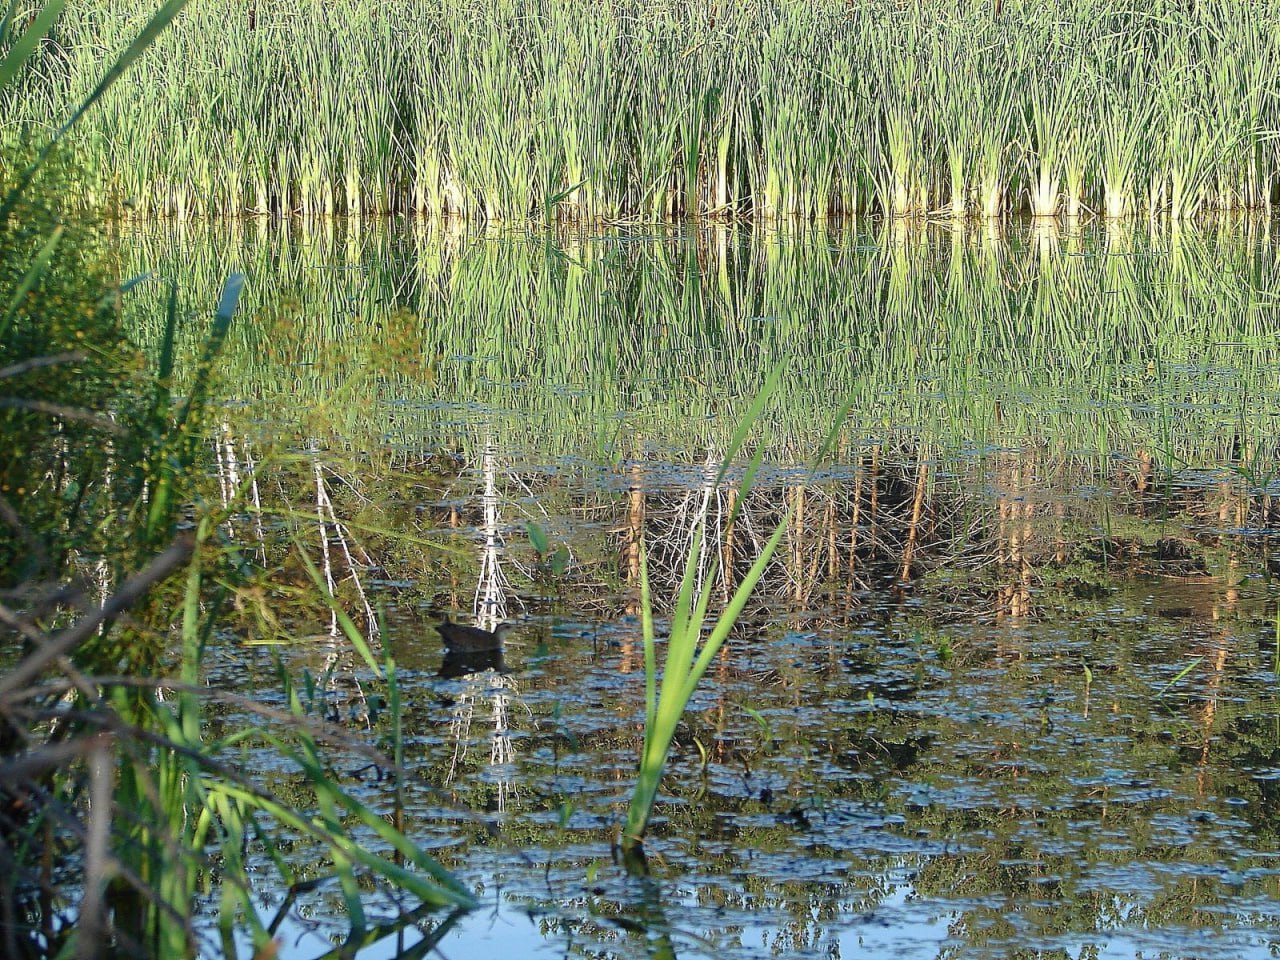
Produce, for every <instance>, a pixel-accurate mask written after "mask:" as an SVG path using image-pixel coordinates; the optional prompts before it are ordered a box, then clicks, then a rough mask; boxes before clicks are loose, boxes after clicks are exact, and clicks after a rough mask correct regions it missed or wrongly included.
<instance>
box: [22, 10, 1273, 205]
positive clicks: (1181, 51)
mask: <svg viewBox="0 0 1280 960" xmlns="http://www.w3.org/2000/svg"><path fill="white" fill-rule="evenodd" d="M148 15H149V13H148V10H147V9H146V8H145V7H141V6H139V5H138V4H136V3H132V2H127V0H92V2H82V3H76V4H69V5H68V7H67V11H66V13H65V14H64V16H63V17H62V18H61V19H60V20H59V21H58V25H57V27H56V29H55V31H54V33H53V34H52V35H51V39H50V41H49V42H48V43H46V44H44V45H43V46H42V48H41V51H40V53H39V56H38V58H37V60H36V63H35V65H34V67H33V68H32V69H31V70H30V71H28V72H27V73H26V74H25V75H24V77H23V78H21V82H19V83H15V84H13V85H11V86H10V87H9V88H8V90H6V91H5V94H4V105H3V109H4V112H5V116H7V117H9V118H11V119H10V127H9V131H10V132H12V130H13V129H15V128H17V127H18V126H20V125H21V124H27V125H30V126H33V127H35V128H40V127H53V126H56V125H57V124H58V123H60V122H61V121H62V119H63V118H64V117H65V116H66V115H67V113H68V112H69V111H70V109H71V108H72V107H73V106H74V105H75V104H78V103H79V102H80V101H81V98H83V97H84V96H85V95H86V93H87V92H88V91H89V90H91V89H92V88H93V85H94V84H96V83H97V81H98V75H99V71H100V69H101V66H100V65H101V64H102V63H103V62H104V60H105V59H107V58H109V57H110V56H111V54H112V52H113V51H114V50H116V49H118V48H119V47H121V46H122V45H123V44H125V43H126V42H128V39H129V38H130V37H132V36H133V35H134V34H135V33H136V32H137V31H138V29H139V28H140V26H141V24H142V23H143V22H144V21H145V20H146V18H147V17H148ZM1278 71H1280V12H1278V11H1277V9H1276V6H1275V4H1273V3H1270V2H1267V0H1198V2H1194V3H1192V2H1187V0H1152V2H1145V3H1139V2H1132V0H1052V2H1046V0H995V2H990V3H987V2H972V0H927V2H899V0H858V2H853V3H850V2H846V0H817V2H796V0H768V2H762V3H686V2H683V0H608V2H593V3H590V4H586V5H583V4H581V3H575V2H572V0H542V2H526V0H476V2H470V3H452V2H438V0H433V2H418V0H393V2H388V0H337V2H328V0H326V2H317V0H255V2H253V3H249V4H245V3H241V2H238V0H192V2H191V3H189V4H188V5H187V6H186V9H184V10H183V11H182V12H181V14H180V15H179V16H178V17H177V19H176V20H175V21H174V23H173V25H172V27H171V28H170V29H169V30H167V31H166V32H165V33H164V34H162V35H161V36H160V37H159V39H158V40H157V42H156V44H155V46H154V48H153V49H152V50H151V51H149V53H148V54H147V56H146V57H144V58H143V59H142V60H141V61H140V62H139V63H138V64H137V65H136V66H135V68H134V69H133V70H131V71H130V72H129V73H127V74H126V75H125V76H124V77H123V78H122V79H121V81H120V82H118V83H116V84H115V85H114V86H113V87H112V89H111V90H110V91H109V92H108V95H107V97H106V98H105V99H104V101H103V103H102V105H101V109H98V110H97V111H94V112H92V113H90V114H89V115H88V116H87V117H86V118H85V122H84V123H82V124H81V125H80V127H79V128H78V130H79V133H78V140H79V144H80V147H81V149H82V151H83V153H84V155H85V157H86V163H87V166H88V168H89V169H92V170H94V171H96V172H97V173H98V174H99V176H98V177H97V182H96V183H95V185H94V189H95V195H96V196H98V197H107V196H115V197H117V198H118V199H119V200H120V201H122V202H123V203H125V204H127V205H128V207H129V208H130V209H131V210H132V211H133V212H134V213H136V214H138V215H142V216H157V215H160V216H177V217H189V216H203V215H212V216H228V215H229V216H239V215H241V214H244V213H246V212H251V211H256V212H260V213H265V212H268V211H276V212H301V213H308V214H334V213H346V214H352V215H358V214H361V213H380V212H389V211H396V212H401V213H409V212H412V213H422V214H429V215H441V214H446V213H447V214H452V215H455V216H461V217H465V218H469V219H483V220H486V221H489V222H493V221H497V220H503V221H513V220H514V221H524V220H526V219H527V218H530V217H534V218H538V219H543V220H574V221H588V222H594V221H599V220H619V219H632V218H639V219H643V220H649V221H655V220H666V219H670V218H673V217H674V218H679V219H683V218H691V217H697V216H720V217H743V216H747V217H754V218H757V219H775V218H795V217H800V218H806V219H807V218H815V217H818V218H820V217H824V216H827V215H841V214H844V215H848V214H865V213H872V212H877V213H881V214H888V215H893V216H903V215H909V216H920V215H925V214H933V215H938V214H942V215H948V216H955V217H968V216H981V217H986V218H998V217H1000V216H1002V215H1004V214H1006V213H1013V212H1021V211H1027V212H1030V213H1033V214H1036V215H1038V216H1055V215H1063V216H1079V215H1083V214H1086V213H1091V212H1093V213H1102V214H1105V215H1106V216H1109V217H1125V216H1133V215H1142V216H1155V215H1161V216H1166V215H1167V216H1169V217H1171V218H1173V219H1175V220H1182V219H1187V218H1191V217H1194V216H1196V215H1197V214H1200V213H1204V212H1210V211H1222V210H1244V209H1260V208H1267V209H1269V208H1270V206H1271V204H1272V203H1273V202H1274V200H1275V199H1276V196H1275V191H1276V186H1277V173H1280V143H1278V142H1277V140H1276V138H1275V131H1276V130H1278V129H1280V93H1278V89H1277V86H1276V84H1275V82H1274V77H1275V75H1276V73H1277V72H1278Z"/></svg>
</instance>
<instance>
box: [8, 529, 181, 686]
mask: <svg viewBox="0 0 1280 960" xmlns="http://www.w3.org/2000/svg"><path fill="white" fill-rule="evenodd" d="M194 550H195V538H194V537H192V536H190V535H189V534H185V535H183V536H180V537H178V539H176V540H174V542H173V543H172V544H170V545H169V547H167V548H166V549H165V550H164V552H163V553H161V554H160V555H159V556H157V557H156V558H155V559H154V560H152V561H151V563H150V565H149V566H147V568H146V569H145V570H142V571H140V572H139V573H135V574H134V575H133V576H132V577H130V578H129V579H128V580H126V581H125V582H124V584H123V585H122V586H121V587H120V589H119V590H117V591H116V592H115V593H114V594H113V595H112V596H110V597H108V598H107V602H106V603H104V604H103V605H102V607H101V608H99V609H98V610H95V611H93V613H91V614H89V615H88V616H86V617H85V618H84V619H82V620H81V621H80V622H79V623H76V624H75V625H74V626H70V627H67V629H65V630H63V631H62V632H61V633H58V634H57V635H55V636H54V637H52V638H51V639H49V640H48V641H46V642H45V643H44V644H43V645H42V646H41V647H40V649H39V650H36V651H35V652H34V653H32V654H31V655H29V656H28V657H27V658H26V659H24V660H23V661H22V662H21V663H19V664H18V665H17V666H16V667H14V668H13V670H11V671H10V672H9V674H8V675H7V676H5V677H3V678H0V697H4V696H6V695H8V694H10V693H12V692H13V691H14V690H17V689H19V688H20V687H21V686H22V685H23V684H25V683H27V682H28V681H29V680H31V679H33V678H34V677H36V676H38V675H39V673H40V671H42V670H43V669H44V668H45V667H47V666H48V665H49V664H51V663H53V662H54V661H55V660H57V659H58V657H60V656H62V655H63V654H65V653H69V652H71V650H73V649H74V648H75V647H77V646H78V645H79V644H81V643H83V642H84V641H85V640H87V639H88V638H89V637H91V636H92V635H93V633H94V631H95V630H97V629H98V627H100V626H101V625H102V624H104V623H106V622H107V621H108V620H110V619H112V618H113V617H115V616H117V615H118V614H120V613H123V612H124V611H125V610H127V609H128V608H129V607H131V606H133V605H134V604H135V603H137V602H138V601H139V600H141V599H142V598H143V597H144V596H145V595H146V593H147V591H148V590H150V589H151V588H152V587H153V586H154V585H155V584H157V583H159V582H160V581H161V580H164V579H165V578H166V577H168V576H169V575H170V574H171V573H173V572H174V571H175V570H177V569H178V568H179V567H181V566H182V565H183V564H184V563H186V562H187V559H188V558H189V557H190V556H191V554H192V552H193V551H194Z"/></svg>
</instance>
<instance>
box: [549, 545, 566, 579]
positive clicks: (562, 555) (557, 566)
mask: <svg viewBox="0 0 1280 960" xmlns="http://www.w3.org/2000/svg"><path fill="white" fill-rule="evenodd" d="M568 569H569V548H568V547H566V546H565V545H564V544H563V543H562V544H560V546H558V547H556V552H555V553H553V554H552V555H551V573H552V574H553V575H555V576H557V577H563V576H564V572H565V571H566V570H568Z"/></svg>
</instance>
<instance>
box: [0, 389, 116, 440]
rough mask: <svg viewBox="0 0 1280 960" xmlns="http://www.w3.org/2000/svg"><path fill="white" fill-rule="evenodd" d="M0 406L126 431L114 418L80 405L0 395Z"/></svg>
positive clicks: (101, 427)
mask: <svg viewBox="0 0 1280 960" xmlns="http://www.w3.org/2000/svg"><path fill="white" fill-rule="evenodd" d="M0 407H8V408H9V409H11V410H32V411H34V412H35V413H47V414H49V415H50V416H51V417H61V418H62V419H63V420H80V421H82V422H84V423H89V424H92V425H93V426H95V427H98V428H100V429H102V430H106V431H107V432H108V433H115V434H120V435H123V434H124V432H125V431H124V427H122V426H120V424H118V423H116V422H115V421H114V420H111V419H109V418H107V417H104V416H101V415H100V414H97V413H93V412H91V411H89V410H81V409H80V408H79V407H68V406H64V405H63V404H61V403H49V402H47V401H45V400H26V399H23V398H22V397H0Z"/></svg>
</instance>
